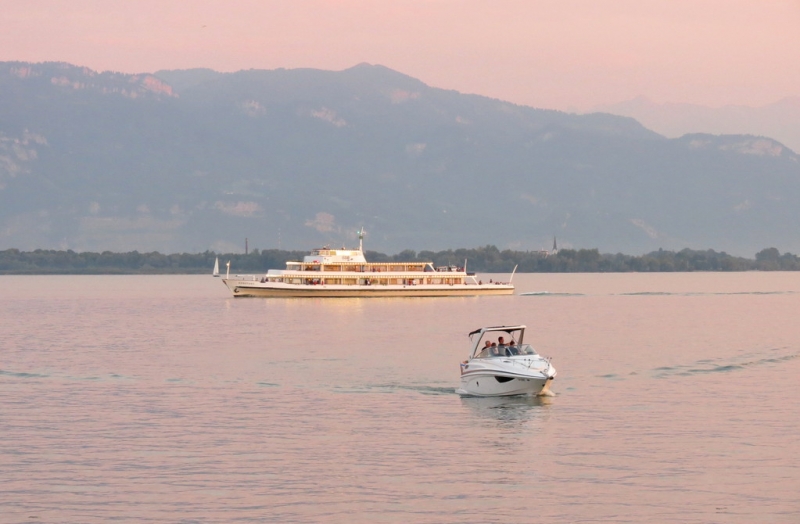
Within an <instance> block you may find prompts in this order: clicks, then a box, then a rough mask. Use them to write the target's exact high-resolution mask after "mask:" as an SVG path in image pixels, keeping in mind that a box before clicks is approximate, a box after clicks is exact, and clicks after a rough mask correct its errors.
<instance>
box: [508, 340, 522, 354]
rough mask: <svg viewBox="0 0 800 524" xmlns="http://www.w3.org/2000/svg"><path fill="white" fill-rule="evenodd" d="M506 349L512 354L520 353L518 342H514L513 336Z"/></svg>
mask: <svg viewBox="0 0 800 524" xmlns="http://www.w3.org/2000/svg"><path fill="white" fill-rule="evenodd" d="M506 351H507V352H508V354H509V355H511V356H514V355H519V348H518V347H517V343H516V342H514V339H513V338H512V339H511V342H509V343H508V347H507V348H506Z"/></svg>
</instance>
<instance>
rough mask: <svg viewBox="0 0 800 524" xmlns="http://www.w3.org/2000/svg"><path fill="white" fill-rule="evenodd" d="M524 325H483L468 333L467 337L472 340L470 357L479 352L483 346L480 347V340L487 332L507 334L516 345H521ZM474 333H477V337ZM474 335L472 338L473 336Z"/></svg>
mask: <svg viewBox="0 0 800 524" xmlns="http://www.w3.org/2000/svg"><path fill="white" fill-rule="evenodd" d="M525 327H526V326H525V325H523V324H520V325H517V326H491V327H483V328H480V329H476V330H475V331H472V332H471V333H470V334H469V338H470V340H471V341H472V351H471V352H470V358H475V357H476V356H477V355H478V353H480V352H481V351H482V350H483V349H484V348H483V347H481V345H480V344H481V341H482V340H483V338H484V336H485V335H486V334H487V333H494V332H500V333H503V334H506V335H508V336H509V338H510V339H511V340H513V341H515V342H516V343H517V345H519V346H522V342H523V341H522V339H523V337H524V335H525ZM475 335H478V336H477V337H476V336H475ZM473 337H474V338H473Z"/></svg>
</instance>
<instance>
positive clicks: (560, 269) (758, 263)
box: [0, 245, 800, 275]
mask: <svg viewBox="0 0 800 524" xmlns="http://www.w3.org/2000/svg"><path fill="white" fill-rule="evenodd" d="M307 254H308V252H306V251H284V250H279V249H264V250H258V249H255V250H253V251H252V252H250V253H247V254H244V253H216V252H214V251H205V252H203V253H174V254H169V255H166V254H162V253H158V252H150V253H139V252H138V251H130V252H127V253H113V252H111V251H104V252H102V253H94V252H83V253H78V252H75V251H72V250H67V251H57V250H43V249H37V250H34V251H20V250H18V249H7V250H5V251H0V274H6V275H8V274H31V275H34V274H39V275H41V274H87V275H90V274H203V273H211V270H212V267H213V265H214V260H215V259H217V258H219V261H220V266H221V267H220V270H221V273H223V274H224V273H225V270H226V267H225V264H226V263H227V262H228V261H230V264H231V266H230V267H231V273H265V272H266V271H267V269H283V268H285V265H286V262H287V261H289V260H302V258H303V257H304V256H305V255H307ZM365 255H366V257H367V260H369V261H370V262H392V261H397V262H400V261H430V262H433V263H434V265H436V266H444V265H459V266H461V265H463V264H464V262H465V261H466V263H467V270H468V271H475V272H481V273H510V272H511V271H512V270H513V269H514V267H515V266H517V272H520V273H614V272H618V273H623V272H676V271H677V272H685V271H753V270H758V271H797V270H800V257H798V256H797V255H793V254H791V253H783V254H781V253H780V252H779V251H778V249H776V248H774V247H771V248H767V249H763V250H761V251H759V252H758V253H756V255H755V258H754V259H748V258H742V257H736V256H732V255H729V254H727V253H725V252H717V251H714V250H711V249H708V250H692V249H683V250H681V251H666V250H658V251H654V252H652V253H648V254H646V255H641V256H633V255H623V254H621V253H617V254H603V253H600V252H599V250H597V249H562V250H560V251H558V252H557V253H554V254H549V253H542V252H539V251H513V250H510V249H506V250H502V251H501V250H500V249H498V248H497V247H495V246H492V245H487V246H484V247H479V248H473V249H455V250H453V249H448V250H445V251H438V252H434V251H420V252H415V251H412V250H405V251H402V252H400V253H397V254H396V255H386V254H384V253H378V252H376V251H367V252H366V253H365Z"/></svg>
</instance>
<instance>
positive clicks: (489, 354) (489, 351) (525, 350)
mask: <svg viewBox="0 0 800 524" xmlns="http://www.w3.org/2000/svg"><path fill="white" fill-rule="evenodd" d="M517 355H536V350H534V349H533V348H532V347H531V345H530V344H522V345H513V346H511V345H507V346H506V345H504V346H491V347H486V348H483V349H482V350H481V351H480V352H479V353H478V354H477V355H476V356H475V358H498V357H513V356H517Z"/></svg>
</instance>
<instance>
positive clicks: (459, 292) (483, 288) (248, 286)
mask: <svg viewBox="0 0 800 524" xmlns="http://www.w3.org/2000/svg"><path fill="white" fill-rule="evenodd" d="M223 282H224V283H225V285H226V286H228V289H230V290H231V292H232V293H233V296H234V297H330V298H346V297H469V296H476V295H513V294H514V286H512V285H510V284H488V285H472V284H470V285H464V284H462V285H452V286H450V285H444V286H432V285H417V286H381V285H375V286H337V285H324V284H323V285H303V284H283V285H280V284H273V283H259V282H252V281H248V280H234V279H224V280H223Z"/></svg>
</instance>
